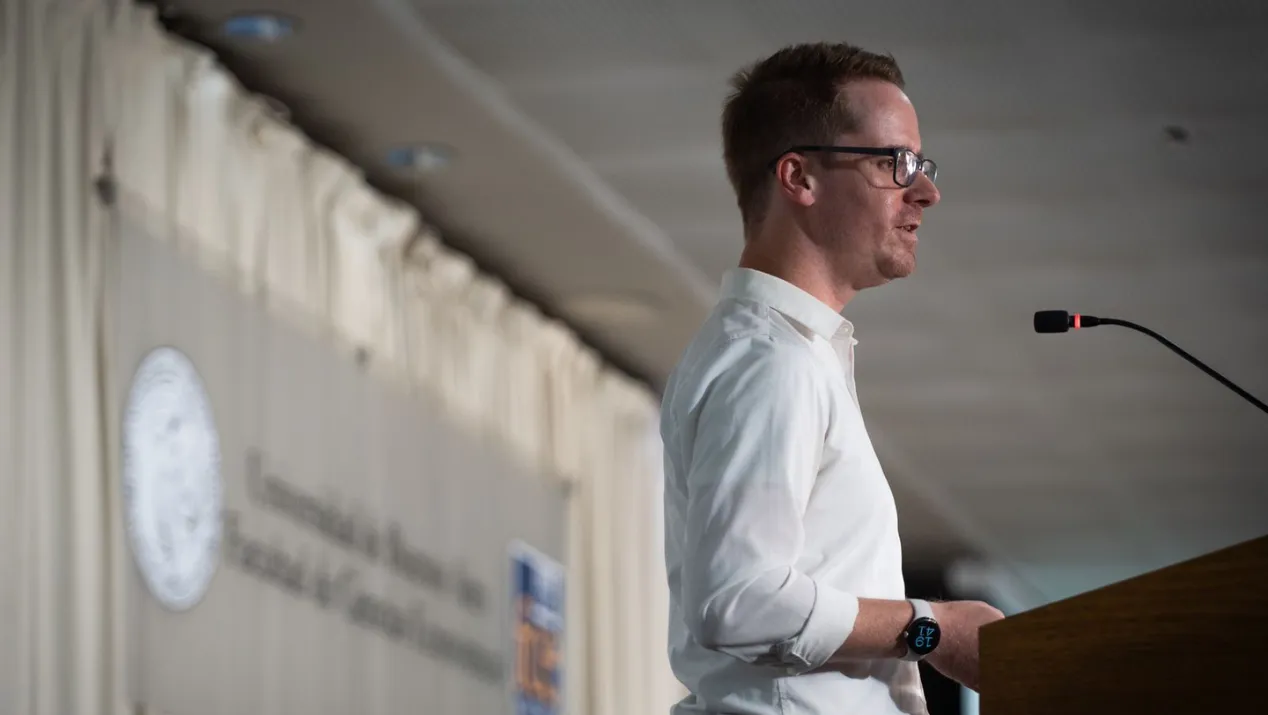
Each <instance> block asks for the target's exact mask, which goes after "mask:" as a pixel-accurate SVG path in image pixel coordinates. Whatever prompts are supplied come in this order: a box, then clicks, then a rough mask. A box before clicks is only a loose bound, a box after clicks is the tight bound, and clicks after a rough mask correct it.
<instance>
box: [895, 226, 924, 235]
mask: <svg viewBox="0 0 1268 715" xmlns="http://www.w3.org/2000/svg"><path fill="white" fill-rule="evenodd" d="M918 228H920V224H918V223H908V224H903V225H902V226H899V227H898V229H899V230H900V231H906V232H907V233H909V234H911V235H912V236H915V235H916V229H918Z"/></svg>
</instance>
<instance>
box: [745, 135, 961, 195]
mask: <svg viewBox="0 0 1268 715" xmlns="http://www.w3.org/2000/svg"><path fill="white" fill-rule="evenodd" d="M808 151H825V152H830V153H833V154H866V155H868V156H888V157H890V158H891V159H893V160H894V183H895V184H898V185H899V186H901V187H903V188H904V189H905V188H907V187H908V186H911V185H912V184H914V183H915V182H916V175H917V174H924V175H925V176H927V177H929V181H932V182H935V183H936V182H937V180H938V165H937V163H935V162H934V161H933V159H926V158H924V157H923V156H921V155H919V154H917V153H916V152H914V151H912V150H911V149H903V148H899V147H871V146H830V145H805V146H795V147H792V148H790V149H787V150H785V151H784V152H782V153H780V155H779V156H777V157H775V158H774V159H772V160H771V162H770V168H771V169H772V170H773V169H774V168H775V164H777V163H778V162H779V160H780V159H781V158H783V156H784V154H801V153H804V152H808Z"/></svg>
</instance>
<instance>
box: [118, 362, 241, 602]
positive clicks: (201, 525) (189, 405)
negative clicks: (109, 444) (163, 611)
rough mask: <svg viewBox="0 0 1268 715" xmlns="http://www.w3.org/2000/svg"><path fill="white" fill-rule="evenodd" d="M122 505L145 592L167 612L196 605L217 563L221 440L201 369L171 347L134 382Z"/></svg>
mask: <svg viewBox="0 0 1268 715" xmlns="http://www.w3.org/2000/svg"><path fill="white" fill-rule="evenodd" d="M123 504H124V510H125V519H126V522H127V527H128V535H129V538H130V540H131V543H132V553H133V556H134V557H135V558H136V562H137V566H138V568H139V569H140V571H141V576H142V578H143V579H144V580H145V584H146V586H147V588H149V590H150V592H151V593H152V594H154V597H155V598H156V599H158V601H159V602H160V603H161V604H163V605H164V606H165V607H167V608H169V609H172V610H177V611H182V610H185V609H188V608H191V607H192V606H193V605H194V604H196V603H197V602H198V601H199V599H201V598H202V597H203V594H204V593H206V591H207V588H208V586H209V585H210V583H211V577H212V575H213V574H215V571H216V565H217V563H218V560H219V552H220V529H221V524H220V507H221V487H220V438H219V435H218V434H217V433H216V424H215V419H214V416H213V415H212V411H211V404H210V401H209V400H208V399H207V392H206V390H205V389H204V388H203V383H202V380H201V379H200V378H199V376H198V371H197V370H196V369H195V368H194V365H193V363H192V362H190V360H189V358H187V357H186V356H185V355H184V354H182V353H181V352H180V351H179V350H176V349H174V348H170V347H163V348H158V349H156V350H154V351H152V352H150V353H149V354H148V355H146V356H145V359H144V360H142V362H141V365H140V367H138V368H137V371H136V374H135V376H134V377H133V380H132V387H131V390H130V391H129V393H128V402H127V405H126V411H125V413H124V419H123Z"/></svg>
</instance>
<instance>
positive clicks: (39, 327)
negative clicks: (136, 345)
mask: <svg viewBox="0 0 1268 715" xmlns="http://www.w3.org/2000/svg"><path fill="white" fill-rule="evenodd" d="M107 19H108V18H107V15H106V12H105V7H104V6H103V5H102V4H100V3H97V2H89V1H87V0H83V1H70V0H64V1H61V2H57V1H54V0H42V1H36V0H24V2H17V3H13V2H10V3H5V4H4V9H3V20H2V21H0V23H2V26H3V33H4V37H3V45H4V49H3V52H2V53H0V54H2V55H3V62H2V63H0V65H2V66H3V70H0V105H2V108H0V146H2V147H3V148H0V159H2V160H0V202H3V203H0V267H2V268H0V278H2V279H3V282H2V283H0V301H2V302H0V316H3V317H0V320H2V321H3V323H2V325H3V330H0V333H2V337H0V375H2V376H0V414H2V415H3V416H0V568H3V573H4V574H5V578H4V581H3V583H0V712H14V713H32V714H39V715H44V714H48V715H66V714H80V713H100V712H103V711H105V708H103V705H105V704H107V703H110V702H112V699H113V698H114V697H115V693H114V691H113V690H112V684H111V682H110V680H111V673H112V670H111V669H112V662H111V659H110V658H109V656H108V651H109V650H110V648H111V634H110V629H111V619H110V614H111V612H112V605H111V603H110V594H111V581H112V579H113V578H114V577H115V574H116V573H117V572H116V567H117V566H118V559H117V557H118V554H116V553H113V550H112V546H111V544H112V540H111V538H110V529H111V526H110V519H111V514H110V513H109V509H108V507H107V505H108V504H109V494H108V485H107V483H108V479H109V469H108V466H107V463H108V457H107V454H108V451H109V450H108V448H107V446H106V427H105V421H104V419H103V416H104V414H105V412H106V410H107V406H106V404H105V401H104V394H103V390H102V389H101V382H100V375H101V372H102V370H103V369H104V366H103V365H102V364H101V361H102V355H103V353H102V350H101V346H102V343H101V340H102V337H103V335H102V325H101V318H102V313H103V308H102V306H103V304H104V301H105V300H106V294H105V291H106V281H105V276H104V266H106V265H107V264H108V262H109V260H110V255H111V251H112V245H111V242H110V236H109V232H108V225H109V224H108V221H107V214H106V212H105V211H104V210H103V209H102V207H101V205H100V203H99V202H98V201H97V199H96V195H95V189H94V180H95V178H96V177H97V175H98V172H99V170H100V167H101V163H102V156H103V152H104V148H105V146H106V133H107V131H106V130H107V123H108V118H107V117H106V116H105V108H106V104H105V102H104V95H105V90H106V87H105V86H104V82H105V81H106V73H105V70H104V67H105V61H106V55H105V50H106V49H107V31H106V30H107Z"/></svg>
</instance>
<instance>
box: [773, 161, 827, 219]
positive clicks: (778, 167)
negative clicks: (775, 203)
mask: <svg viewBox="0 0 1268 715" xmlns="http://www.w3.org/2000/svg"><path fill="white" fill-rule="evenodd" d="M775 190H776V192H777V193H778V194H779V195H780V196H783V197H784V199H786V200H788V201H791V202H792V203H794V204H795V205H797V206H812V205H814V202H815V196H816V195H817V194H818V191H819V180H818V177H816V176H815V175H814V174H813V173H811V166H810V162H809V160H808V159H806V157H805V156H803V155H801V154H785V155H784V156H782V157H780V158H779V161H778V162H776V164H775Z"/></svg>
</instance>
